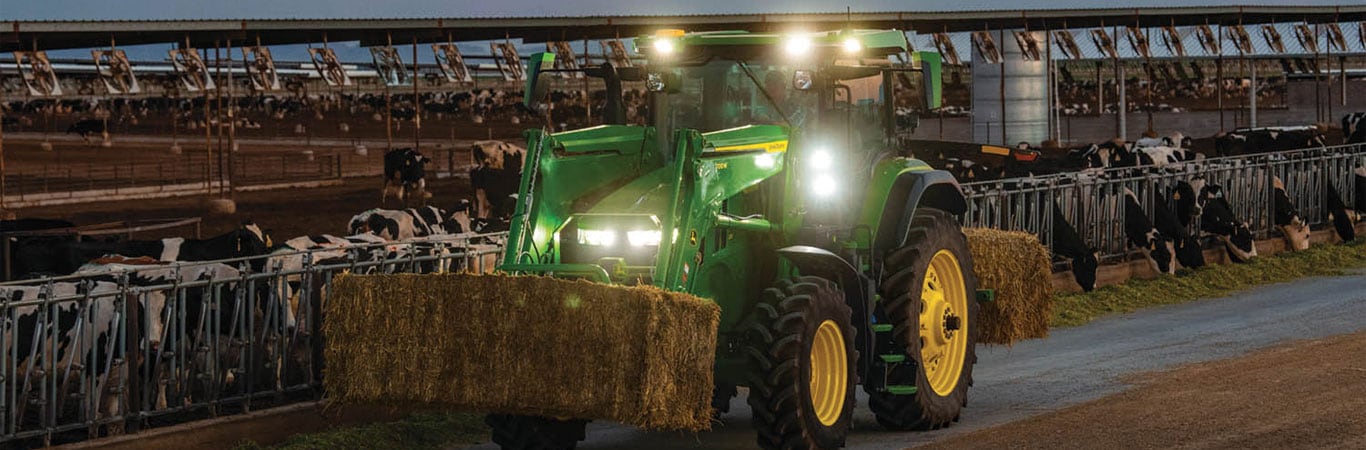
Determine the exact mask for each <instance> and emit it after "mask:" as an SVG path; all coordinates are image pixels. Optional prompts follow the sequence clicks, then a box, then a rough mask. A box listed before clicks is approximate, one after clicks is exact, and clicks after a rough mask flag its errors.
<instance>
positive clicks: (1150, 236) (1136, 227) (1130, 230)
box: [1124, 189, 1176, 274]
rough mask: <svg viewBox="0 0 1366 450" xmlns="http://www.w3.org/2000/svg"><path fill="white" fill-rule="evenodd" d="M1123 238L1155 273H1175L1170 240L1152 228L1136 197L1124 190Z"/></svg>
mask: <svg viewBox="0 0 1366 450" xmlns="http://www.w3.org/2000/svg"><path fill="white" fill-rule="evenodd" d="M1124 237H1125V238H1127V239H1128V243H1129V245H1130V246H1133V247H1137V248H1138V249H1140V250H1141V251H1142V252H1143V256H1145V257H1147V258H1148V262H1150V263H1151V264H1152V267H1153V269H1154V270H1156V271H1157V273H1166V274H1171V273H1175V272H1176V248H1175V246H1174V245H1173V244H1172V240H1171V238H1169V237H1167V236H1166V235H1164V234H1162V232H1161V231H1158V230H1157V228H1156V227H1154V226H1153V223H1152V221H1151V220H1148V213H1147V212H1144V211H1143V204H1142V203H1140V202H1139V201H1138V196H1136V195H1134V193H1133V191H1130V190H1129V189H1124Z"/></svg>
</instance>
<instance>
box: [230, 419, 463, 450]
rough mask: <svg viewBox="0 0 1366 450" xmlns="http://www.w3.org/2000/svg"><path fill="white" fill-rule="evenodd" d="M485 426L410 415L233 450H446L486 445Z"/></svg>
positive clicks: (246, 443) (244, 444)
mask: <svg viewBox="0 0 1366 450" xmlns="http://www.w3.org/2000/svg"><path fill="white" fill-rule="evenodd" d="M488 436H489V429H488V426H486V425H484V416H482V415H477V414H464V413H449V414H413V415H411V416H408V417H406V418H404V419H403V420H399V421H394V422H379V423H372V424H368V425H359V426H354V427H345V428H337V429H334V430H330V431H324V432H320V433H310V434H301V435H296V436H294V437H291V438H289V440H287V441H285V442H283V443H280V444H279V445H275V446H269V447H266V446H261V445H257V444H256V443H255V442H251V441H245V442H242V443H241V444H238V445H237V446H236V447H234V449H233V450H264V449H272V450H351V449H354V450H363V449H364V450H369V449H405V450H407V449H412V450H423V449H433V450H435V449H446V448H453V447H463V446H466V445H470V444H476V443H480V442H487V441H488V439H489V437H488Z"/></svg>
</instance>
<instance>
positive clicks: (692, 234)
mask: <svg viewBox="0 0 1366 450" xmlns="http://www.w3.org/2000/svg"><path fill="white" fill-rule="evenodd" d="M688 245H697V230H692V231H689V232H688Z"/></svg>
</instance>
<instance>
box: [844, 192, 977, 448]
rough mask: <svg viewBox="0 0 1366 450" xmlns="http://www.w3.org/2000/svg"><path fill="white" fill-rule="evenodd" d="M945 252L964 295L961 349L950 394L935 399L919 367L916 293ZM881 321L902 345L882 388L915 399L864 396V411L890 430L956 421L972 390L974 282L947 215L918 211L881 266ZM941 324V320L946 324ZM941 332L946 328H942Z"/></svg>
mask: <svg viewBox="0 0 1366 450" xmlns="http://www.w3.org/2000/svg"><path fill="white" fill-rule="evenodd" d="M941 250H948V251H949V252H951V253H952V254H953V255H954V257H956V258H957V260H958V267H959V269H960V270H961V274H962V278H963V285H964V286H963V287H964V294H965V295H966V296H967V314H966V315H967V317H966V320H965V321H962V322H964V323H965V324H966V327H967V331H968V332H967V333H966V337H967V344H966V345H967V348H966V355H965V357H964V358H963V368H962V373H961V374H960V375H959V377H958V380H957V383H956V385H955V386H954V388H953V389H952V391H950V392H948V393H947V394H946V395H940V394H939V393H937V392H935V391H934V389H932V387H931V384H930V382H929V379H928V378H927V376H926V371H925V368H924V364H923V361H922V359H923V357H922V354H921V346H922V344H921V336H920V310H921V308H922V307H923V305H924V301H923V300H922V299H921V298H920V297H921V289H922V286H924V284H925V273H926V270H927V269H928V268H929V265H930V261H931V259H932V258H933V256H934V255H935V254H937V253H939V251H941ZM878 290H879V291H880V292H881V294H882V298H883V304H882V305H880V306H881V309H882V311H881V312H882V313H883V314H882V315H881V317H883V318H885V319H886V320H887V323H891V324H892V325H893V326H894V327H895V328H894V329H893V332H892V333H893V341H894V342H896V343H898V344H900V345H901V346H903V348H904V349H905V352H906V357H907V359H906V361H907V363H904V364H901V365H899V366H897V367H896V368H895V369H894V370H892V371H891V373H890V374H889V375H888V384H891V385H914V386H915V387H916V393H915V394H906V395H894V394H891V393H887V392H869V399H868V407H869V409H872V410H873V415H874V416H875V417H877V421H878V423H879V424H881V425H882V426H883V427H886V428H887V429H890V430H934V429H939V428H943V427H947V426H949V425H951V424H952V423H953V422H956V421H958V418H959V415H960V414H961V413H962V410H963V407H965V406H967V403H968V387H969V386H972V366H973V364H975V363H976V362H977V353H976V351H975V347H976V345H977V337H978V336H979V333H980V332H981V330H980V329H978V323H977V313H978V309H980V307H979V306H978V304H977V301H976V298H975V297H976V291H977V279H976V277H974V276H973V272H972V256H971V254H970V253H969V252H968V243H967V238H966V237H965V236H963V231H962V229H961V228H960V227H959V225H958V221H957V220H956V219H954V217H953V216H952V215H950V214H949V213H947V212H944V211H941V210H937V209H931V208H921V209H918V210H917V211H916V212H915V216H913V217H912V219H911V227H910V231H909V232H908V236H907V240H906V245H905V246H903V247H901V248H899V249H897V250H895V251H892V252H891V253H890V254H888V256H887V257H886V258H885V259H884V261H883V270H882V280H881V282H880V283H879V286H878ZM946 320H947V319H946ZM945 326H946V327H947V325H945Z"/></svg>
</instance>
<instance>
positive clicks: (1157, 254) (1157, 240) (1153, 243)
mask: <svg viewBox="0 0 1366 450" xmlns="http://www.w3.org/2000/svg"><path fill="white" fill-rule="evenodd" d="M1144 237H1145V240H1146V241H1147V242H1146V243H1145V244H1144V248H1143V252H1144V253H1147V254H1148V261H1149V262H1150V263H1152V264H1153V269H1155V270H1157V273H1165V274H1171V273H1176V247H1175V246H1174V245H1173V243H1172V239H1171V238H1169V237H1167V236H1166V235H1164V234H1162V232H1160V231H1157V229H1156V228H1154V229H1152V230H1151V231H1149V232H1148V233H1147V234H1146V235H1145V236H1144Z"/></svg>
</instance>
